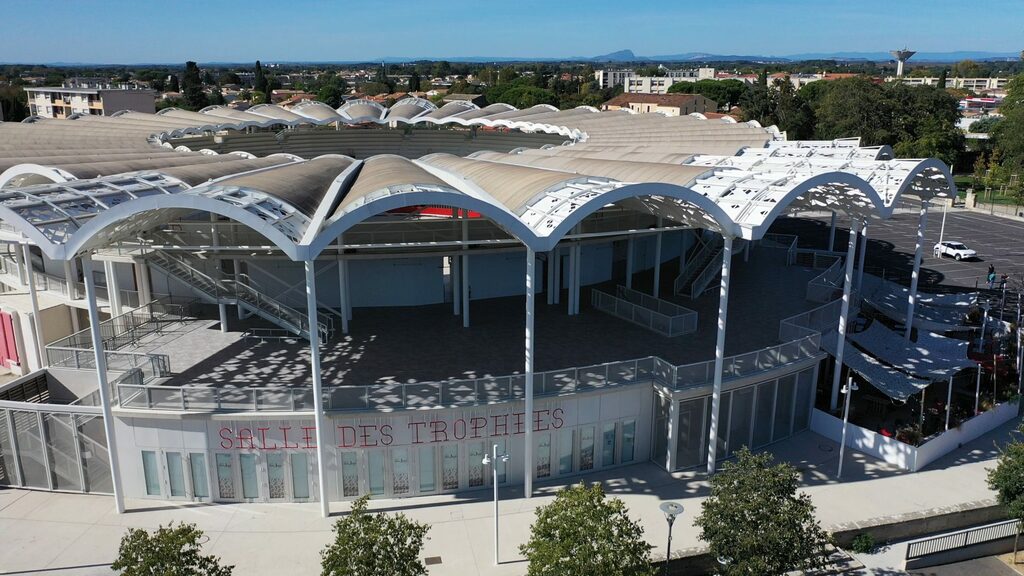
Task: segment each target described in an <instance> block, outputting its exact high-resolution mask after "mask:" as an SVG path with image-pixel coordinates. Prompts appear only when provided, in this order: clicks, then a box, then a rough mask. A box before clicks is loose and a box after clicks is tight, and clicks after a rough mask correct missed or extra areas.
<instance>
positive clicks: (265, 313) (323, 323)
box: [146, 250, 333, 342]
mask: <svg viewBox="0 0 1024 576" xmlns="http://www.w3.org/2000/svg"><path fill="white" fill-rule="evenodd" d="M146 259H147V260H148V261H149V263H150V264H151V265H153V266H154V267H155V268H157V269H159V270H161V271H163V272H164V273H166V274H167V275H168V276H171V277H174V278H177V279H178V280H181V281H182V282H183V283H185V284H186V285H188V286H189V287H190V288H191V289H192V291H193V292H194V293H195V294H196V295H197V296H199V297H200V298H202V299H204V300H206V301H208V302H211V303H213V304H237V305H239V306H241V307H242V308H244V309H246V310H248V311H249V312H251V313H253V314H255V315H257V316H259V317H260V318H263V319H264V320H267V321H269V322H272V323H274V324H276V325H277V326H280V327H281V328H284V329H285V330H288V331H290V332H293V333H295V334H298V335H300V336H302V337H304V338H309V337H310V330H309V320H308V318H307V315H306V313H305V312H300V311H298V310H295V309H294V308H291V307H289V306H286V305H285V304H282V303H281V302H279V301H277V300H274V299H273V298H271V297H269V296H267V295H266V294H264V293H262V292H261V291H260V290H257V289H256V288H253V287H252V286H250V285H248V284H246V283H244V282H242V281H240V280H238V279H237V278H236V279H231V278H226V277H224V276H222V275H220V274H217V276H216V277H215V276H211V275H209V274H207V273H206V272H203V271H201V270H199V269H198V268H196V267H195V266H193V265H192V264H190V263H189V262H188V259H187V258H185V257H183V256H179V255H176V254H171V253H169V252H164V251H162V250H155V251H153V252H150V253H149V254H147V257H146ZM314 329H315V331H316V333H317V335H318V338H319V339H320V342H327V341H328V340H329V339H330V337H331V335H332V332H333V326H332V322H331V319H330V317H328V316H327V315H326V314H323V313H321V312H320V311H317V325H316V327H315V328H314Z"/></svg>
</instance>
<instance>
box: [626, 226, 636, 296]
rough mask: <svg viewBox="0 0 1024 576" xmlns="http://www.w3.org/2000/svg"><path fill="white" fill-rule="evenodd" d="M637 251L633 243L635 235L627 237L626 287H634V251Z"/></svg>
mask: <svg viewBox="0 0 1024 576" xmlns="http://www.w3.org/2000/svg"><path fill="white" fill-rule="evenodd" d="M634 252H636V246H635V245H634V243H633V237H632V236H630V237H629V238H627V239H626V288H632V287H633V253H634Z"/></svg>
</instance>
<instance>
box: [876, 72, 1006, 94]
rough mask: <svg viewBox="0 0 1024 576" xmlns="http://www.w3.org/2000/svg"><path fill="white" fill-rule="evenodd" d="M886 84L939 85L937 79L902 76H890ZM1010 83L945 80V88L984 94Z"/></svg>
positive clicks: (989, 79)
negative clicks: (897, 82)
mask: <svg viewBox="0 0 1024 576" xmlns="http://www.w3.org/2000/svg"><path fill="white" fill-rule="evenodd" d="M885 81H886V82H896V81H900V82H903V83H904V84H909V85H911V86H937V85H938V84H939V79H938V77H921V78H914V77H911V76H904V77H903V78H896V77H893V76H890V77H888V78H886V79H885ZM1009 82H1010V79H1009V78H960V77H956V78H947V79H946V88H959V89H962V90H970V91H971V92H986V91H989V90H1005V89H1006V85H1007V84H1008V83H1009Z"/></svg>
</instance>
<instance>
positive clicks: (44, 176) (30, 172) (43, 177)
mask: <svg viewBox="0 0 1024 576" xmlns="http://www.w3.org/2000/svg"><path fill="white" fill-rule="evenodd" d="M25 177H30V180H31V181H30V182H19V183H18V186H31V185H32V184H49V183H51V182H53V183H61V182H69V181H71V180H76V179H77V178H76V177H75V175H74V174H72V173H70V172H68V171H66V170H61V169H60V168H51V167H49V166H43V165H42V164H18V165H17V166H11V167H10V168H8V169H7V170H4V171H3V172H0V188H4V187H6V186H7V185H8V184H9V183H10V182H11V181H12V180H14V179H15V178H25Z"/></svg>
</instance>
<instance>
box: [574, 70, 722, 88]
mask: <svg viewBox="0 0 1024 576" xmlns="http://www.w3.org/2000/svg"><path fill="white" fill-rule="evenodd" d="M714 77H715V69H714V68H694V69H688V70H669V69H668V68H664V67H662V68H660V70H659V74H658V75H657V76H639V75H638V74H637V73H636V71H635V70H633V69H632V68H622V69H617V70H596V71H595V72H594V80H596V81H597V83H598V85H599V86H600V87H601V88H602V89H605V88H612V87H615V86H622V87H623V90H624V91H626V92H632V93H636V94H664V93H665V92H664V90H662V91H661V92H657V91H652V90H654V89H657V88H659V87H661V86H664V89H665V90H667V89H668V87H669V86H671V85H672V84H674V83H676V82H696V81H698V80H708V79H713V78H714Z"/></svg>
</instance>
